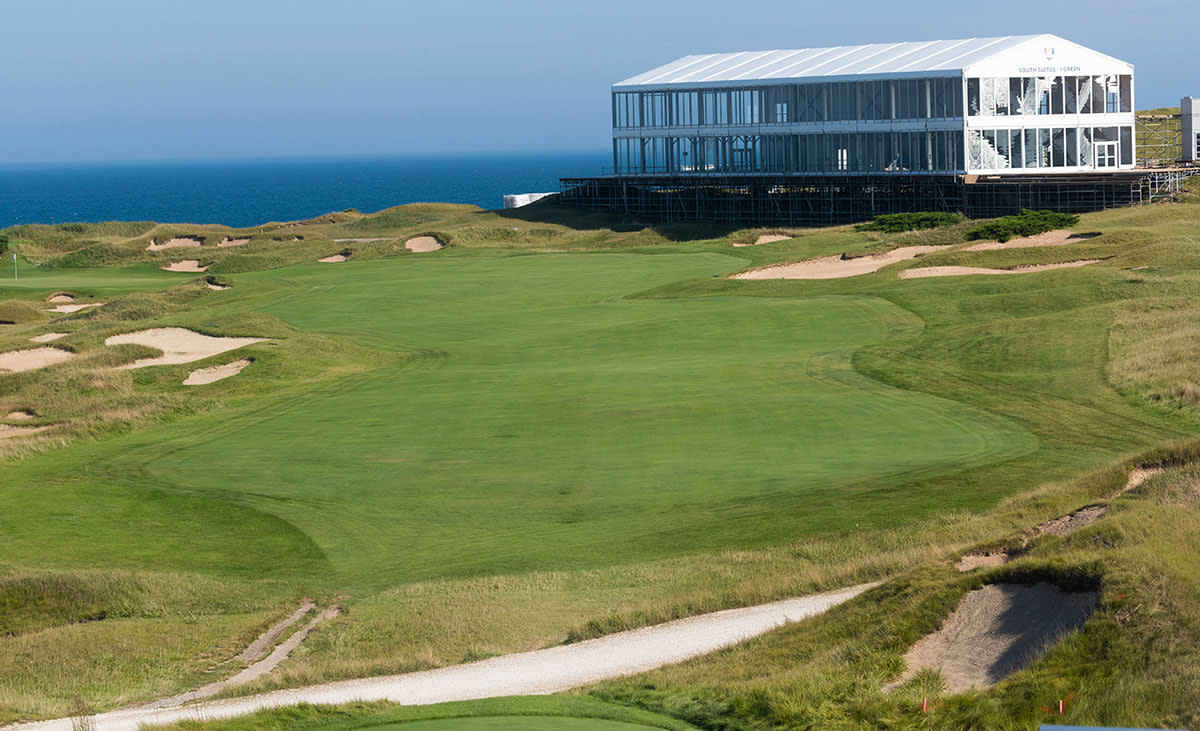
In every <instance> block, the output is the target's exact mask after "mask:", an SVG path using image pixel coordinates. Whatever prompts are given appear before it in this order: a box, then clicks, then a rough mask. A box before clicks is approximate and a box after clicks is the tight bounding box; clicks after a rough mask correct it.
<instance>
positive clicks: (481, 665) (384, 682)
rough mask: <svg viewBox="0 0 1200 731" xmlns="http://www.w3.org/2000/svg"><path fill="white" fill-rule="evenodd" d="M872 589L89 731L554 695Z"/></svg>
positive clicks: (109, 723) (55, 724)
mask: <svg viewBox="0 0 1200 731" xmlns="http://www.w3.org/2000/svg"><path fill="white" fill-rule="evenodd" d="M872 586H874V585H873V584H864V585H862V586H854V587H850V588H847V589H840V590H837V591H831V592H828V593H825V594H816V595H813V596H806V597H800V598H798V599H787V600H784V601H780V602H774V603H771V604H763V605H761V606H757V607H747V608H745V609H729V610H726V611H723V612H714V613H712V614H704V615H701V616H699V617H689V618H687V619H680V620H677V621H674V622H668V623H666V624H660V625H657V626H654V627H646V628H644V629H638V630H632V631H630V632H620V633H618V634H614V635H608V636H606V637H599V638H597V639H594V640H587V641H585V642H578V643H576V644H573V645H560V646H558V647H551V648H548V649H545V650H535V651H533V652H522V653H518V654H515V655H504V656H502V657H494V658H491V659H488V660H482V661H480V662H473V663H468V664H465V665H454V666H451V667H446V668H439V669H437V670H427V671H424V672H419V673H409V674H407V675H393V676H390V677H382V678H365V679H362V680H347V681H342V682H338V683H327V684H325V685H317V686H312V687H309V688H297V689H295V690H280V691H274V692H271V693H263V694H261V695H254V696H247V697H245V698H234V699H230V700H222V701H207V702H203V703H197V704H195V705H191V706H183V707H177V708H162V709H132V710H126V711H113V712H111V713H101V714H99V715H96V716H92V717H91V719H89V720H90V721H91V724H92V725H91V726H90V728H92V729H95V731H136V729H137V728H138V726H139V725H140V724H164V723H173V722H176V721H183V720H189V719H216V718H231V717H233V716H241V715H245V714H247V713H253V712H255V711H258V710H262V709H264V708H275V707H279V706H290V705H295V704H297V703H321V704H335V703H349V702H351V701H358V700H362V701H373V700H388V701H392V702H395V703H403V704H406V705H426V704H431V703H445V702H448V701H462V700H473V699H477V698H495V697H498V696H509V695H544V694H548V693H557V692H560V691H564V690H569V689H571V688H577V687H579V686H581V685H587V684H589V683H595V682H598V681H601V680H605V679H608V678H616V677H620V676H622V675H632V674H634V673H640V672H645V671H647V670H653V669H654V668H657V667H662V666H663V665H670V664H672V663H677V662H683V661H684V660H688V659H690V658H693V657H697V656H699V655H704V654H707V653H709V652H713V651H714V650H719V649H721V648H722V647H727V646H729V645H733V644H736V643H738V642H741V641H742V640H746V639H749V638H751V637H754V636H756V635H760V634H763V633H764V632H768V631H770V630H772V629H775V628H776V627H779V626H780V625H783V624H786V623H788V622H797V621H799V620H801V619H805V618H807V617H811V616H814V615H817V614H821V613H822V612H825V611H826V610H828V609H830V608H831V607H835V606H837V605H838V604H841V603H842V602H845V601H848V600H850V599H852V598H854V597H856V596H858V595H859V594H861V593H862V592H864V591H866V590H867V589H869V588H871V587H872ZM11 728H20V729H31V730H32V729H39V730H43V731H50V730H51V729H53V730H54V731H72V721H71V719H59V720H55V721H43V722H40V723H32V724H23V725H19V726H13V727H11Z"/></svg>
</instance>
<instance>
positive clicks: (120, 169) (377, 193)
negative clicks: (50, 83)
mask: <svg viewBox="0 0 1200 731" xmlns="http://www.w3.org/2000/svg"><path fill="white" fill-rule="evenodd" d="M611 164H612V161H611V157H610V155H609V154H608V153H605V152H603V151H596V152H565V153H557V154H548V153H537V154H533V155H530V154H525V155H522V154H515V153H514V154H490V155H454V156H441V157H381V158H338V159H280V160H224V161H191V162H140V163H86V164H84V163H80V164H71V165H4V166H0V228H4V227H7V226H12V225H15V224H20V223H66V222H72V221H84V222H93V221H130V220H133V221H160V222H171V223H223V224H226V225H228V226H235V227H241V226H253V225H256V224H260V223H265V222H267V221H292V220H296V219H303V218H311V217H313V216H318V215H320V214H322V213H329V212H331V211H341V210H345V209H347V208H357V209H358V210H360V211H363V212H373V211H378V210H380V209H383V208H389V207H391V206H397V205H401V204H403V203H415V202H433V201H435V202H441V203H472V204H475V205H477V206H480V207H483V208H500V207H501V206H502V205H503V196H504V195H505V194H506V193H541V192H550V191H557V190H558V179H559V178H560V177H570V176H573V175H598V174H599V173H600V169H601V167H603V166H605V165H611Z"/></svg>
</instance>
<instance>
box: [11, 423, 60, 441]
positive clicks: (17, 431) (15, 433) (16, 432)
mask: <svg viewBox="0 0 1200 731" xmlns="http://www.w3.org/2000/svg"><path fill="white" fill-rule="evenodd" d="M49 428H50V427H48V426H9V425H8V424H0V439H15V438H17V437H27V436H30V435H32V434H37V433H38V432H44V431H46V430H47V429H49Z"/></svg>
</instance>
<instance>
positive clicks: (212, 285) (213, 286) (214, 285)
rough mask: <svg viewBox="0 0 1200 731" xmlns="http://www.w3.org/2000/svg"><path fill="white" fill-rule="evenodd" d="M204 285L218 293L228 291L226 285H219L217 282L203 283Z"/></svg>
mask: <svg viewBox="0 0 1200 731" xmlns="http://www.w3.org/2000/svg"><path fill="white" fill-rule="evenodd" d="M205 284H206V285H208V288H209V289H215V290H218V291H220V290H222V289H229V285H228V284H220V283H219V282H205Z"/></svg>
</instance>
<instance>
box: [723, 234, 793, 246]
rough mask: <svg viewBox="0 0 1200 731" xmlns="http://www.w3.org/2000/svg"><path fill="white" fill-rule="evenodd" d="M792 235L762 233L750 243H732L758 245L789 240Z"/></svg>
mask: <svg viewBox="0 0 1200 731" xmlns="http://www.w3.org/2000/svg"><path fill="white" fill-rule="evenodd" d="M794 238H795V237H794V236H783V235H781V234H763V235H762V236H759V237H758V238H757V239H755V240H754V243H752V244H734V246H758V245H760V244H773V243H775V242H776V241H791V240H792V239H794Z"/></svg>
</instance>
